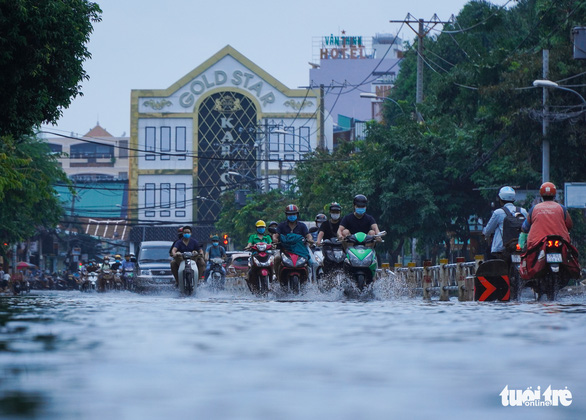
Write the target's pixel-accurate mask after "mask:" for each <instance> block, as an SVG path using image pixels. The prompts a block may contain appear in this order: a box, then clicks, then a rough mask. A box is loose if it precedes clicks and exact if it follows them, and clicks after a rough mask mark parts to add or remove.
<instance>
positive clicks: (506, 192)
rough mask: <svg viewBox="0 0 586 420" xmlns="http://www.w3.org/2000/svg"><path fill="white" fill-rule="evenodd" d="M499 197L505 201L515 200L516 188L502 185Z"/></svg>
mask: <svg viewBox="0 0 586 420" xmlns="http://www.w3.org/2000/svg"><path fill="white" fill-rule="evenodd" d="M499 198H500V199H501V200H503V201H515V190H514V189H512V188H511V187H502V188H501V189H500V190H499Z"/></svg>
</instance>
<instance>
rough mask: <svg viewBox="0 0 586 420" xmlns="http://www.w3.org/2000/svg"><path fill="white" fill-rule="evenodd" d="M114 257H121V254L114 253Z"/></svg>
mask: <svg viewBox="0 0 586 420" xmlns="http://www.w3.org/2000/svg"><path fill="white" fill-rule="evenodd" d="M114 258H122V255H120V254H116V255H114Z"/></svg>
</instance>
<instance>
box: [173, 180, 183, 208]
mask: <svg viewBox="0 0 586 420" xmlns="http://www.w3.org/2000/svg"><path fill="white" fill-rule="evenodd" d="M175 207H176V208H178V209H184V208H185V184H175Z"/></svg>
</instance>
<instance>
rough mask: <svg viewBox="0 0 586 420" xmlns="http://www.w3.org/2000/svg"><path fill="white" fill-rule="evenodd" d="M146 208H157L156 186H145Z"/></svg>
mask: <svg viewBox="0 0 586 420" xmlns="http://www.w3.org/2000/svg"><path fill="white" fill-rule="evenodd" d="M144 206H145V208H147V209H148V208H154V207H155V184H150V183H149V184H144Z"/></svg>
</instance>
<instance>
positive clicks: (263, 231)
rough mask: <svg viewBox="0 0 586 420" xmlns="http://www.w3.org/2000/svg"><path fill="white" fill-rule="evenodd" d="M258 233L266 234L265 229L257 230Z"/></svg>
mask: <svg viewBox="0 0 586 420" xmlns="http://www.w3.org/2000/svg"><path fill="white" fill-rule="evenodd" d="M256 231H257V232H258V233H265V228H257V229H256Z"/></svg>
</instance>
